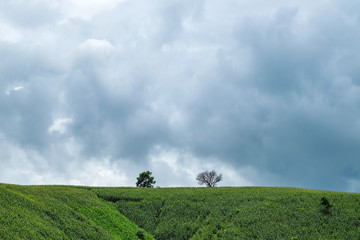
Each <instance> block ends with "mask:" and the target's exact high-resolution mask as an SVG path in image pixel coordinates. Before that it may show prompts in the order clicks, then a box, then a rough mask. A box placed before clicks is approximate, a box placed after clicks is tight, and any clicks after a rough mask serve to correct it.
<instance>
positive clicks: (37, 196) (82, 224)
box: [0, 184, 360, 240]
mask: <svg viewBox="0 0 360 240" xmlns="http://www.w3.org/2000/svg"><path fill="white" fill-rule="evenodd" d="M140 227H141V228H140ZM149 233H150V234H152V235H153V236H154V237H155V238H156V239H160V240H161V239H166V240H168V239H327V240H329V239H360V194H350V193H340V192H327V191H315V190H306V189H296V188H262V187H239V188H235V187H234V188H101V187H71V186H17V185H7V184H0V239H154V238H153V237H152V236H151V235H150V234H149Z"/></svg>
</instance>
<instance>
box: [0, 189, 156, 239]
mask: <svg viewBox="0 0 360 240" xmlns="http://www.w3.org/2000/svg"><path fill="white" fill-rule="evenodd" d="M140 235H141V237H138V236H140ZM0 239H153V237H151V236H150V235H149V234H148V233H146V232H145V231H143V230H141V229H140V228H139V227H138V226H137V225H135V224H134V223H132V222H131V221H129V220H128V219H127V218H126V217H124V216H123V215H121V214H120V213H119V212H118V211H117V209H116V208H115V207H114V206H113V205H112V204H110V203H109V202H106V201H104V200H102V199H99V198H98V197H97V196H96V194H94V193H93V192H92V191H90V189H89V188H77V187H66V186H17V185H6V184H0Z"/></svg>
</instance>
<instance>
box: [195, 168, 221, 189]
mask: <svg viewBox="0 0 360 240" xmlns="http://www.w3.org/2000/svg"><path fill="white" fill-rule="evenodd" d="M196 180H197V181H198V182H199V184H200V185H203V184H206V186H207V187H215V185H216V183H218V182H220V181H221V180H222V175H221V174H220V175H217V174H216V172H215V171H214V170H212V171H210V172H209V171H206V172H202V173H199V174H198V175H197V177H196Z"/></svg>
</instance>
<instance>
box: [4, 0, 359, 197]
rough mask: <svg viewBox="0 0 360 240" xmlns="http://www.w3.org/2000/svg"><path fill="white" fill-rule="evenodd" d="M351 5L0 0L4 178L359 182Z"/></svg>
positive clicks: (347, 185) (336, 186)
mask: <svg viewBox="0 0 360 240" xmlns="http://www.w3.org/2000/svg"><path fill="white" fill-rule="evenodd" d="M355 5H356V3H355V2H354V1H350V2H347V3H342V2H340V1H335V0H334V1H317V2H309V1H291V2H284V1H280V0H279V1H275V2H271V4H270V3H269V2H267V1H260V2H256V3H255V2H250V1H228V2H226V3H220V2H217V1H211V0H207V1H205V0H204V1H197V2H196V3H195V2H194V3H189V2H181V1H169V2H163V1H154V2H152V3H149V2H147V1H136V2H134V1H116V0H108V1H97V0H93V1H75V0H63V1H58V2H56V3H55V2H51V1H45V0H41V1H15V2H13V3H12V2H11V3H10V2H2V3H1V4H0V9H6V10H7V11H6V12H5V11H4V10H3V11H2V10H0V19H1V24H0V33H3V34H0V54H1V56H3V57H2V58H1V59H0V93H1V94H0V113H1V114H0V133H1V134H2V135H1V136H2V138H1V141H2V143H3V145H4V146H8V147H7V148H6V149H8V150H6V151H5V150H4V152H5V153H4V154H2V155H1V159H0V160H1V164H2V167H1V168H0V169H3V170H1V174H2V176H4V177H3V178H2V181H8V182H14V183H24V182H27V183H34V184H35V183H36V184H38V183H64V184H65V183H66V184H84V185H96V184H101V185H116V184H114V183H115V182H118V184H119V185H134V182H135V180H136V176H137V175H138V173H139V172H140V171H144V170H148V169H149V170H151V171H153V173H154V176H155V178H156V179H158V180H157V181H158V184H159V185H160V186H196V185H197V183H196V181H195V177H196V174H197V173H198V172H200V171H204V170H211V169H215V170H218V171H219V172H222V173H223V175H224V182H223V184H224V185H272V186H273V185H280V186H298V187H307V188H321V189H331V190H343V191H357V190H356V189H357V188H356V186H357V185H356V179H358V178H359V177H360V165H359V164H358V161H357V156H359V150H358V147H357V146H358V145H359V143H360V138H359V137H358V136H360V135H359V131H360V125H359V117H358V115H359V106H360V105H359V103H360V98H359V96H360V94H359V93H360V92H359V91H360V84H359V78H358V76H359V67H358V62H359V57H358V56H357V55H356V53H357V52H358V51H359V47H358V42H357V41H356V39H358V36H359V33H360V28H359V21H358V16H357V13H356V12H354V11H353V9H354V6H355ZM20 158H21V159H22V160H21V161H20V160H17V159H20ZM4 166H6V167H4ZM22 166H26V168H25V167H24V168H23V167H22ZM96 169H99V171H96ZM25 170H26V172H24V171H25ZM5 172H9V173H10V172H11V174H12V175H11V176H10V175H9V174H4V173H5ZM194 176H195V177H194ZM230 179H231V180H230ZM233 179H236V180H233ZM349 189H350V190H349ZM354 189H355V190H354Z"/></svg>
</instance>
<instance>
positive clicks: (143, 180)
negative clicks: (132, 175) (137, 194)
mask: <svg viewBox="0 0 360 240" xmlns="http://www.w3.org/2000/svg"><path fill="white" fill-rule="evenodd" d="M151 174H152V172H150V171H146V172H142V173H140V174H139V177H137V178H136V179H137V182H136V186H137V187H154V184H155V183H156V181H154V177H152V176H151Z"/></svg>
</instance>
